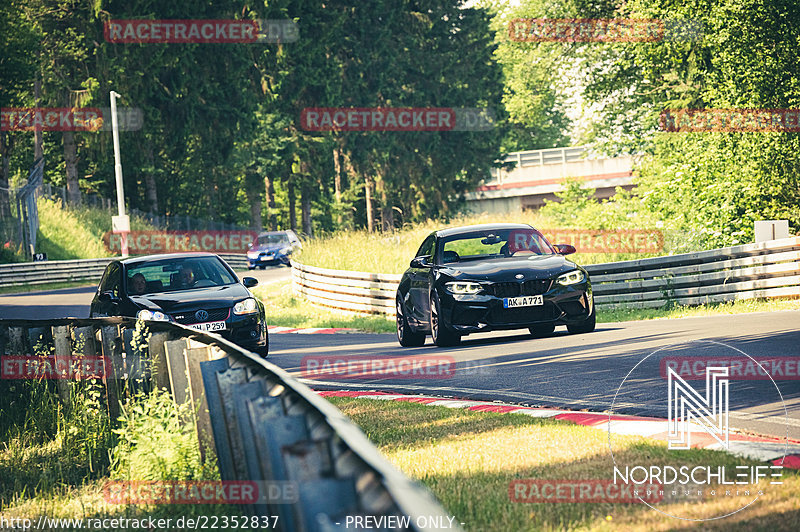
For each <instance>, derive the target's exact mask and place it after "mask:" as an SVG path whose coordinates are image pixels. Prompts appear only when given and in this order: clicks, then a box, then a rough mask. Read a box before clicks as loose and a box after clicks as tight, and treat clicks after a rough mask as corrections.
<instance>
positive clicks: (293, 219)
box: [287, 177, 297, 231]
mask: <svg viewBox="0 0 800 532" xmlns="http://www.w3.org/2000/svg"><path fill="white" fill-rule="evenodd" d="M287 189H288V192H289V228H290V229H291V230H292V231H296V230H297V214H296V213H295V212H294V204H295V198H294V182H293V181H292V178H291V177H290V178H289V183H288V185H287Z"/></svg>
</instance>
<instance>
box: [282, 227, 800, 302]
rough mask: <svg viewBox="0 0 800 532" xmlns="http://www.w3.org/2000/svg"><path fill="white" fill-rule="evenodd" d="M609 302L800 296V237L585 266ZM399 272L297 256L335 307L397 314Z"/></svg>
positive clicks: (303, 287) (308, 282)
mask: <svg viewBox="0 0 800 532" xmlns="http://www.w3.org/2000/svg"><path fill="white" fill-rule="evenodd" d="M586 270H587V271H588V272H589V273H590V275H591V279H592V291H593V293H594V300H595V303H596V304H597V305H598V306H600V307H603V308H659V307H663V306H665V305H668V304H670V303H676V304H681V305H701V304H705V303H718V302H722V301H733V300H736V299H756V298H774V297H799V296H800V237H792V238H786V239H781V240H772V241H769V242H762V243H759V244H746V245H742V246H735V247H728V248H722V249H713V250H710V251H701V252H697V253H684V254H680V255H671V256H666V257H654V258H648V259H639V260H631V261H624V262H611V263H607V264H593V265H589V266H586ZM400 277H401V276H400V275H394V274H382V273H366V272H352V271H343V270H329V269H325V268H317V267H313V266H306V265H304V264H300V263H298V262H295V261H292V284H293V288H294V291H295V293H296V294H299V295H302V296H303V297H305V298H306V299H308V300H309V301H310V302H312V303H314V304H316V305H320V306H324V307H329V308H335V309H340V310H349V311H353V312H363V313H378V314H387V315H391V316H394V315H395V292H396V290H397V286H398V284H399V281H400Z"/></svg>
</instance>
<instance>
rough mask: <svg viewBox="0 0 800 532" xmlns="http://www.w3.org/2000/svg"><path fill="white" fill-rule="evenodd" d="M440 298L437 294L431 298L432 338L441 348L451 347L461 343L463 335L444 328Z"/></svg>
mask: <svg viewBox="0 0 800 532" xmlns="http://www.w3.org/2000/svg"><path fill="white" fill-rule="evenodd" d="M440 309H441V307H440V306H439V296H438V295H437V294H436V292H434V293H433V295H432V296H431V313H430V321H431V338H432V339H433V343H434V344H436V345H438V346H439V347H449V346H453V345H458V344H460V343H461V335H459V334H456V333H454V332H453V331H450V330H448V329H447V327H446V326H443V324H442V322H441V319H440V316H441V312H440Z"/></svg>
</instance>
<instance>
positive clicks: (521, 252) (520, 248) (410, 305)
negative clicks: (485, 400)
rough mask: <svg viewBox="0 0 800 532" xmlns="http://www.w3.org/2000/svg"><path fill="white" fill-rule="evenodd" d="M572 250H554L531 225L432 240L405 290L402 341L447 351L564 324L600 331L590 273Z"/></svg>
mask: <svg viewBox="0 0 800 532" xmlns="http://www.w3.org/2000/svg"><path fill="white" fill-rule="evenodd" d="M574 252H575V248H574V247H572V246H570V245H555V246H554V245H551V244H550V243H549V242H548V241H547V239H545V237H544V236H543V235H542V234H541V233H540V232H539V231H537V230H536V229H534V228H533V227H531V226H530V225H526V224H486V225H473V226H467V227H457V228H452V229H444V230H441V231H435V232H433V233H431V234H430V235H428V237H427V238H426V239H425V240H424V241H423V242H422V245H421V246H420V248H419V251H417V255H416V257H415V258H414V259H413V260H412V261H411V267H410V268H409V269H408V270H406V272H405V273H404V274H403V277H402V279H401V281H400V286H399V287H398V289H397V301H396V304H397V339H398V340H399V341H400V345H402V346H406V347H409V346H421V345H423V344H424V343H425V337H426V336H427V335H431V337H432V338H433V342H434V343H435V344H436V345H439V346H445V345H456V344H458V343H459V342H460V341H461V337H462V336H465V335H467V334H470V333H476V332H485V331H494V330H503V329H522V328H527V329H529V330H530V332H531V334H533V335H534V336H541V335H546V334H550V333H552V332H553V331H554V330H555V327H556V325H566V326H567V329H568V330H569V332H571V333H587V332H591V331H593V330H594V328H595V310H594V302H593V301H592V286H591V283H590V282H589V275H588V274H587V273H586V270H584V269H583V268H581V267H580V266H578V265H577V264H575V263H574V262H572V261H570V260H568V259H566V258H565V257H564V255H568V254H570V253H574Z"/></svg>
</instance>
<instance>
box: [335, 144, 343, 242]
mask: <svg viewBox="0 0 800 532" xmlns="http://www.w3.org/2000/svg"><path fill="white" fill-rule="evenodd" d="M339 152H340V150H339V148H334V149H333V197H334V198H335V199H336V207H335V208H336V225H337V226H338V227H339V228H341V226H342V164H341V160H340V159H339V157H340V156H339Z"/></svg>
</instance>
